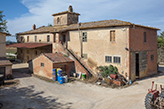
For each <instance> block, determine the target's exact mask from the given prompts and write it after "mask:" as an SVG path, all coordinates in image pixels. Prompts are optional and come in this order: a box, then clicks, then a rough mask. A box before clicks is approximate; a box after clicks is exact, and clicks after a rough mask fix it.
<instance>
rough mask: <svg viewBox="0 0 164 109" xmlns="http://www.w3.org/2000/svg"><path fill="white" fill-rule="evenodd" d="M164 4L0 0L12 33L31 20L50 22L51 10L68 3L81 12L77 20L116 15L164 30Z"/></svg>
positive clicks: (156, 0) (147, 0)
mask: <svg viewBox="0 0 164 109" xmlns="http://www.w3.org/2000/svg"><path fill="white" fill-rule="evenodd" d="M163 4H164V0H0V10H2V11H3V14H4V15H5V17H4V19H6V20H7V21H8V23H7V26H8V28H7V30H8V31H9V32H10V33H11V34H12V35H15V34H16V33H19V32H24V31H28V30H31V29H32V25H33V24H36V27H40V26H43V25H45V26H47V25H48V24H53V17H52V14H54V13H58V12H62V11H66V10H68V7H69V5H72V6H73V11H74V12H77V13H80V14H81V15H80V18H79V19H80V20H79V22H91V21H100V20H110V19H117V20H122V21H128V22H131V23H135V24H140V25H145V26H151V27H156V28H159V29H161V31H158V34H159V33H160V32H162V31H164V14H163V12H164V6H163ZM6 40H12V41H16V38H15V37H7V39H6Z"/></svg>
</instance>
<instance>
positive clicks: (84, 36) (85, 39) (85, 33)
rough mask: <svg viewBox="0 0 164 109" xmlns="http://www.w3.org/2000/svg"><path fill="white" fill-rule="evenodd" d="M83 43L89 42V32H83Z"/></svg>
mask: <svg viewBox="0 0 164 109" xmlns="http://www.w3.org/2000/svg"><path fill="white" fill-rule="evenodd" d="M82 40H83V42H87V32H83V39H82Z"/></svg>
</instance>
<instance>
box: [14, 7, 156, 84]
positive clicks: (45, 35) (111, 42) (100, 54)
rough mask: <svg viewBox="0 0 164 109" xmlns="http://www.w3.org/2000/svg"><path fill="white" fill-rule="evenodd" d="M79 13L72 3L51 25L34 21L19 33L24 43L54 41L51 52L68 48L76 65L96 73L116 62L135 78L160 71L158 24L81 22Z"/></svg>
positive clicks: (55, 15)
mask: <svg viewBox="0 0 164 109" xmlns="http://www.w3.org/2000/svg"><path fill="white" fill-rule="evenodd" d="M79 15H80V14H79V13H75V12H73V8H72V6H70V7H69V9H68V11H64V12H60V13H56V14H53V15H52V16H53V21H54V23H53V26H52V27H45V26H42V27H39V28H36V26H35V25H34V26H33V29H32V30H30V31H26V32H22V33H18V34H17V37H18V39H24V40H23V41H24V43H45V42H46V43H51V44H52V50H51V51H52V53H55V52H64V53H67V52H68V53H69V54H70V55H71V56H72V57H73V58H74V61H75V66H76V65H79V66H80V65H81V66H82V67H83V68H84V69H85V71H86V72H89V73H91V74H95V75H96V74H97V72H98V71H97V67H98V66H100V65H101V66H104V65H113V66H116V67H117V68H118V71H119V73H120V74H122V75H124V76H125V77H126V78H127V79H128V80H129V79H130V80H132V81H134V80H135V79H136V78H143V77H146V76H148V75H151V74H155V73H157V30H159V29H158V28H154V27H149V26H143V25H138V24H134V23H130V22H126V21H120V20H116V19H113V20H104V21H96V22H86V23H80V24H78V17H79ZM76 63H77V64H76ZM82 67H80V69H81V68H82ZM76 69H77V67H76ZM77 71H78V70H77ZM79 71H81V70H79ZM82 71H83V70H82Z"/></svg>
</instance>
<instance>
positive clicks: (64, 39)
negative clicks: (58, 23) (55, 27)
mask: <svg viewBox="0 0 164 109" xmlns="http://www.w3.org/2000/svg"><path fill="white" fill-rule="evenodd" d="M65 41H66V37H65V35H63V42H64V43H65Z"/></svg>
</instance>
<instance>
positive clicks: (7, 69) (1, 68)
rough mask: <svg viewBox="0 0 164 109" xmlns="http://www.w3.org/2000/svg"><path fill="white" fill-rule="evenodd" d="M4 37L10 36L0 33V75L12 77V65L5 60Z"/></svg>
mask: <svg viewBox="0 0 164 109" xmlns="http://www.w3.org/2000/svg"><path fill="white" fill-rule="evenodd" d="M6 36H10V34H8V33H5V32H0V74H3V75H5V77H7V76H8V75H9V74H11V75H12V63H11V62H10V61H9V60H7V58H6Z"/></svg>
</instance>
